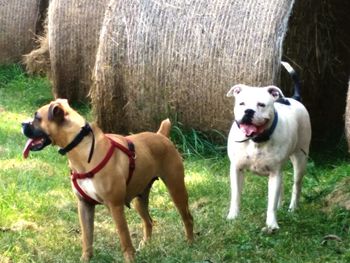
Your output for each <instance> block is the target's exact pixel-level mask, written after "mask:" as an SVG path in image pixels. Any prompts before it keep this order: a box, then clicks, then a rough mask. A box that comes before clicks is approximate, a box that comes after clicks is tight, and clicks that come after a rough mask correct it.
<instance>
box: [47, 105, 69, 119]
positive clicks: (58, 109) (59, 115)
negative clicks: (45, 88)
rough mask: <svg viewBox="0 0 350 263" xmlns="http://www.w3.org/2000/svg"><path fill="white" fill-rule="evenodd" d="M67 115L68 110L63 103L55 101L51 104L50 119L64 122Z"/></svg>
mask: <svg viewBox="0 0 350 263" xmlns="http://www.w3.org/2000/svg"><path fill="white" fill-rule="evenodd" d="M66 115H67V112H66V111H65V109H64V107H63V106H62V104H61V103H59V102H53V103H51V104H50V107H49V113H48V119H49V121H54V122H56V123H62V122H63V121H64V117H65V116H66Z"/></svg>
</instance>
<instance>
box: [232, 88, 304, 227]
mask: <svg viewBox="0 0 350 263" xmlns="http://www.w3.org/2000/svg"><path fill="white" fill-rule="evenodd" d="M227 96H234V97H235V107H234V113H235V119H236V120H237V121H238V122H239V121H240V120H241V119H242V118H243V115H244V111H245V110H246V109H252V110H254V111H255V114H254V117H253V119H252V122H253V123H254V124H257V125H259V124H261V123H264V122H265V123H266V125H267V126H270V125H271V123H272V121H273V118H274V110H276V111H277V113H278V123H277V126H276V128H275V130H274V132H273V134H272V135H271V137H270V139H269V140H268V141H266V142H261V143H255V142H253V141H252V140H250V139H248V138H247V137H246V136H245V134H244V133H243V132H242V131H241V130H240V129H239V128H238V126H237V125H236V123H234V124H233V125H232V127H231V130H230V133H229V137H228V156H229V158H230V162H231V166H230V182H231V205H230V210H229V213H228V216H227V218H228V219H234V218H236V217H237V215H238V214H239V210H240V199H241V197H240V196H241V193H242V187H243V181H244V178H243V172H244V170H251V171H253V172H255V173H257V174H259V175H266V176H268V177H269V182H268V205H267V215H266V226H267V229H268V230H274V229H278V228H279V226H278V223H277V216H276V211H277V207H278V206H279V205H280V204H281V199H282V197H281V196H282V168H283V164H284V163H285V162H286V161H287V160H288V158H290V160H291V161H292V164H293V168H294V185H293V192H292V200H291V203H290V206H289V210H290V211H294V210H295V208H296V207H297V202H298V199H299V197H300V192H301V180H302V177H303V174H304V171H305V166H306V162H307V155H308V153H309V144H310V140H311V125H310V118H309V114H308V112H307V110H306V109H305V107H304V106H303V105H302V104H301V103H300V102H298V101H296V100H293V99H290V98H288V101H289V102H290V104H291V105H284V104H281V103H278V102H275V101H276V100H277V99H278V98H279V97H282V98H283V94H282V92H281V91H280V90H279V89H278V88H277V87H274V86H269V87H264V88H257V87H248V86H245V85H241V84H240V85H236V86H234V87H233V88H232V89H231V90H230V91H229V93H228V94H227ZM259 105H260V106H259ZM261 105H265V106H264V107H261ZM244 140H245V141H244ZM239 141H243V142H239Z"/></svg>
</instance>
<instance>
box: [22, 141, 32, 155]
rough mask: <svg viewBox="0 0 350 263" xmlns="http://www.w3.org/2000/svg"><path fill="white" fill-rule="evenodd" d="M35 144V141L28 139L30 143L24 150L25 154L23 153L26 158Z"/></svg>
mask: <svg viewBox="0 0 350 263" xmlns="http://www.w3.org/2000/svg"><path fill="white" fill-rule="evenodd" d="M33 143H34V140H33V139H28V141H27V143H26V146H24V149H23V152H22V154H23V157H24V158H27V157H28V155H29V151H30V147H31V146H32V145H33Z"/></svg>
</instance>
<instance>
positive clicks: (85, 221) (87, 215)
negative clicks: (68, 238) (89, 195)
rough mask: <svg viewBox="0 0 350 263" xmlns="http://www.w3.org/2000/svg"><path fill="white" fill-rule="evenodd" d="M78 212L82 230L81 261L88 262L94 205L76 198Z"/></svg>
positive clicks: (90, 256) (91, 246) (92, 232)
mask: <svg viewBox="0 0 350 263" xmlns="http://www.w3.org/2000/svg"><path fill="white" fill-rule="evenodd" d="M78 212H79V220H80V227H81V232H82V242H83V254H82V256H81V261H83V262H88V261H89V260H90V259H91V258H92V255H93V245H92V243H93V236H94V216H95V205H92V204H89V203H87V202H85V201H84V200H80V199H79V200H78Z"/></svg>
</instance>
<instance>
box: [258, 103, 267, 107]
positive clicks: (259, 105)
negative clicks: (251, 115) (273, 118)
mask: <svg viewBox="0 0 350 263" xmlns="http://www.w3.org/2000/svg"><path fill="white" fill-rule="evenodd" d="M265 106H266V105H265V104H264V103H260V102H259V103H258V107H261V108H264V107H265Z"/></svg>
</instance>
